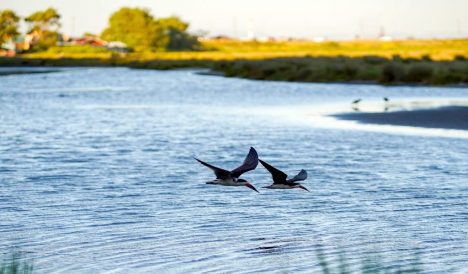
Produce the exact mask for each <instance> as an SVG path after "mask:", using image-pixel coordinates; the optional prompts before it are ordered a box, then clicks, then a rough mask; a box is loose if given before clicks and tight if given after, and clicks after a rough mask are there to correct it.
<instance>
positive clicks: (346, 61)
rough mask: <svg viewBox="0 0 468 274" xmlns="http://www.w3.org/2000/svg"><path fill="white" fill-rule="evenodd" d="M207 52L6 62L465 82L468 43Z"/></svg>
mask: <svg viewBox="0 0 468 274" xmlns="http://www.w3.org/2000/svg"><path fill="white" fill-rule="evenodd" d="M203 45H204V47H205V49H207V50H205V51H191V52H183V51H182V52H141V53H128V54H119V53H113V52H109V51H107V50H104V49H98V48H93V47H90V46H86V47H77V46H69V47H54V48H51V49H49V50H48V51H45V52H38V53H33V54H25V55H20V56H18V57H15V58H0V66H2V65H3V66H96V67H99V66H125V67H132V68H143V69H161V70H167V69H178V68H208V69H212V70H214V71H216V72H219V73H221V74H222V75H224V76H228V77H241V78H249V79H256V80H276V81H298V82H347V83H348V82H358V83H380V84H385V85H395V84H396V85H398V84H422V85H467V84H468V59H467V57H468V40H467V39H465V40H433V41H431V40H427V41H420V40H408V41H393V42H380V41H348V42H325V43H313V42H299V41H296V42H255V41H253V42H241V41H231V40H226V41H223V40H221V41H205V42H204V43H203Z"/></svg>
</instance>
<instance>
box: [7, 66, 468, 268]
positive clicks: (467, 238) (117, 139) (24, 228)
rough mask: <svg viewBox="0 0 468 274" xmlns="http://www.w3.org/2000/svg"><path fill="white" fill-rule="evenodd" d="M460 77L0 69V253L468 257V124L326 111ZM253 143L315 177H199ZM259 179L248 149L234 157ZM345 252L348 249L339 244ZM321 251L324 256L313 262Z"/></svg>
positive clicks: (400, 260)
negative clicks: (290, 78) (390, 120)
mask: <svg viewBox="0 0 468 274" xmlns="http://www.w3.org/2000/svg"><path fill="white" fill-rule="evenodd" d="M383 96H388V97H390V98H391V100H392V102H393V101H401V102H409V101H411V100H420V101H425V102H436V103H437V102H439V103H440V102H449V101H451V100H460V99H462V100H463V99H464V100H466V99H467V98H468V89H463V88H428V87H418V88H416V87H380V86H371V85H362V86H361V85H339V84H297V83H282V82H259V81H249V80H241V79H234V78H222V77H213V76H202V75H197V74H196V73H194V72H193V71H169V72H160V71H148V70H130V69H124V68H111V69H94V68H93V69H65V70H63V71H59V72H54V73H49V74H30V75H27V74H23V75H9V76H3V77H1V78H0V235H1V238H0V239H1V245H0V254H6V253H8V252H10V251H11V250H21V251H22V252H23V254H24V256H26V257H27V258H28V259H30V260H32V261H33V262H34V268H35V270H37V271H38V272H39V273H50V272H60V273H70V272H72V273H75V272H84V273H90V272H96V271H97V272H107V271H109V272H113V273H127V272H129V271H130V272H179V273H186V272H210V271H211V272H251V273H258V272H314V271H319V270H321V269H322V267H323V262H324V261H325V264H328V267H329V268H331V269H333V268H334V267H336V266H337V265H338V264H339V263H338V261H339V258H341V260H342V261H343V260H344V261H345V262H346V264H347V268H348V269H349V270H350V271H357V270H358V269H360V268H361V266H362V265H363V264H366V261H367V262H369V260H371V261H377V265H379V267H386V268H388V269H398V268H400V269H408V268H411V267H414V265H415V264H417V266H418V267H422V268H423V269H424V271H425V272H428V273H441V272H458V273H464V272H465V271H467V269H468V255H467V254H468V154H467V153H468V139H467V138H466V136H467V132H466V131H450V130H440V129H439V130H431V129H425V130H421V131H419V130H416V129H414V130H413V129H411V128H401V127H391V126H387V127H385V129H384V130H383V128H379V127H378V126H377V127H375V126H373V127H371V126H369V127H366V126H363V127H362V126H361V127H353V126H345V125H352V124H353V122H342V123H343V124H340V123H339V122H337V123H336V124H333V123H334V122H333V121H332V120H333V119H331V118H330V119H321V118H317V117H320V113H322V112H328V111H333V109H336V110H343V109H347V108H349V102H350V101H351V100H353V99H355V98H358V97H360V98H364V100H363V102H362V106H363V107H366V104H368V105H367V106H369V107H372V108H379V107H380V104H381V102H380V101H381V98H382V97H383ZM250 146H254V147H255V148H256V149H257V150H258V152H259V154H260V157H262V158H264V159H265V160H267V161H269V162H270V163H271V164H273V165H276V166H277V167H279V168H281V169H283V170H284V171H285V172H287V173H289V174H291V175H293V174H294V173H297V172H298V171H299V170H300V169H301V168H304V169H306V170H307V171H308V172H309V178H308V180H307V181H306V182H305V183H304V184H305V186H307V187H308V188H309V189H310V190H311V192H310V193H308V192H305V191H303V190H300V189H295V190H268V189H261V193H260V194H258V193H256V192H253V191H251V190H250V189H248V188H245V187H220V186H212V185H206V184H204V182H205V181H207V180H211V179H213V174H212V173H211V171H210V170H209V169H207V168H205V167H203V166H201V165H200V164H198V163H197V162H195V161H194V159H193V157H194V156H196V157H199V158H201V159H203V160H205V161H207V162H210V163H213V164H216V165H218V166H221V167H225V168H234V167H236V166H237V165H238V164H240V162H241V161H242V160H243V157H244V156H245V154H246V153H247V151H248V149H249V147H250ZM244 178H246V179H248V180H249V181H251V182H252V183H253V184H254V185H255V186H257V187H262V186H266V185H268V184H270V182H271V179H270V177H269V174H268V173H267V172H266V171H265V170H264V169H263V168H261V167H260V166H259V168H257V169H256V170H254V171H253V172H249V173H247V174H245V175H244ZM343 258H344V259H343ZM321 262H322V266H321V264H320V263H321Z"/></svg>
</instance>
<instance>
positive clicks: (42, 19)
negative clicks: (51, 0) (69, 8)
mask: <svg viewBox="0 0 468 274" xmlns="http://www.w3.org/2000/svg"><path fill="white" fill-rule="evenodd" d="M24 20H25V21H26V22H28V23H30V24H31V26H30V31H34V30H37V31H41V32H42V31H54V29H55V31H57V30H58V28H59V27H60V15H59V14H58V12H57V10H55V9H54V8H48V9H46V10H44V11H36V12H35V13H33V14H31V15H30V16H28V17H26V18H25V19H24Z"/></svg>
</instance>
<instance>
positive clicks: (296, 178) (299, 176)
mask: <svg viewBox="0 0 468 274" xmlns="http://www.w3.org/2000/svg"><path fill="white" fill-rule="evenodd" d="M305 179H307V171H305V170H303V169H302V170H301V171H300V172H299V173H298V174H297V175H296V176H294V177H293V178H291V179H289V180H288V182H289V183H294V182H297V181H304V180H305Z"/></svg>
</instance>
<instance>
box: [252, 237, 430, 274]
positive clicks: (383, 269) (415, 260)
mask: <svg viewBox="0 0 468 274" xmlns="http://www.w3.org/2000/svg"><path fill="white" fill-rule="evenodd" d="M250 240H251V241H253V242H256V243H257V244H256V245H254V247H252V248H249V249H245V250H243V251H244V252H246V253H248V254H249V255H257V256H276V255H280V256H286V255H288V253H295V252H296V251H297V249H302V248H304V246H301V244H300V243H301V242H303V241H302V240H301V239H299V238H288V239H282V240H271V239H270V240H269V239H267V238H264V237H259V238H252V239H250ZM312 250H313V252H314V253H315V259H316V264H315V266H316V269H318V270H319V271H320V272H321V273H324V274H330V273H340V274H347V273H368V274H371V273H378V274H380V273H391V274H393V273H395V274H396V273H423V272H424V271H423V264H422V262H421V260H420V257H421V252H420V251H418V250H416V251H414V252H413V253H412V256H411V257H410V258H407V257H403V255H401V257H400V258H397V259H395V260H386V259H388V258H385V256H384V255H383V253H381V252H375V251H373V252H367V253H366V254H367V255H363V256H362V257H361V258H357V259H356V258H353V256H351V257H348V255H347V252H346V251H345V250H344V249H339V248H338V249H336V248H326V247H324V246H323V245H315V246H313V247H312ZM315 272H317V271H315Z"/></svg>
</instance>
